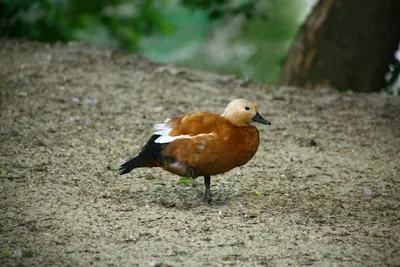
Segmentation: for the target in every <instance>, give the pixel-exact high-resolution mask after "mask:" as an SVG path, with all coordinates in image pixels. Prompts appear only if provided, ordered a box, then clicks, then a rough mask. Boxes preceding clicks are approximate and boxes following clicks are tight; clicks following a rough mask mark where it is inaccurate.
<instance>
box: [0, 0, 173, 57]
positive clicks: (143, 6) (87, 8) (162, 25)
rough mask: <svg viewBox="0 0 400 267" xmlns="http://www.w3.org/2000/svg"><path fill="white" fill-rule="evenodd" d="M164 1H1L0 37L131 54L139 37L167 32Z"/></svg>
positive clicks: (136, 47) (167, 24)
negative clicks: (87, 45)
mask: <svg viewBox="0 0 400 267" xmlns="http://www.w3.org/2000/svg"><path fill="white" fill-rule="evenodd" d="M163 5H164V1H160V0H158V1H156V0H143V1H126V0H125V1H124V0H98V1H95V0H87V1H81V0H30V1H25V0H0V10H1V11H0V15H1V18H2V19H1V21H0V36H1V37H6V38H20V39H30V40H39V41H45V42H50V43H54V42H59V41H61V42H66V41H70V40H78V41H86V42H90V43H94V44H98V45H105V46H109V47H112V48H115V49H121V50H124V51H128V52H134V51H137V49H138V42H139V39H140V38H141V36H145V35H149V34H152V33H155V32H157V33H168V32H169V31H171V28H170V27H169V23H168V21H167V20H165V19H164V18H163V16H162V14H161V11H162V7H163Z"/></svg>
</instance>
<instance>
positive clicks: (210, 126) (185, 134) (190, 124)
mask: <svg viewBox="0 0 400 267" xmlns="http://www.w3.org/2000/svg"><path fill="white" fill-rule="evenodd" d="M221 121H222V118H221V115H219V114H217V113H212V112H197V113H193V114H184V115H182V116H179V117H175V118H172V119H167V120H166V121H165V122H164V123H160V124H156V125H154V128H155V129H156V130H157V131H156V132H155V133H154V135H159V137H158V138H157V139H156V140H155V141H154V142H155V143H161V144H165V143H171V142H172V141H174V140H177V139H181V138H194V137H200V136H204V135H211V134H213V133H215V132H216V131H218V127H219V126H220V125H221Z"/></svg>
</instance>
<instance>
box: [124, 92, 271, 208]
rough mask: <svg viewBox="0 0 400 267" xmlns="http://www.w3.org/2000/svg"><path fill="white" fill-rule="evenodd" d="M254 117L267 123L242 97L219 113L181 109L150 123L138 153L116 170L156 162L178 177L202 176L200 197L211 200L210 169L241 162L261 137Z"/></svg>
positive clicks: (213, 172) (251, 153)
mask: <svg viewBox="0 0 400 267" xmlns="http://www.w3.org/2000/svg"><path fill="white" fill-rule="evenodd" d="M254 122H258V123H261V124H265V125H270V124H271V123H270V122H269V121H267V120H266V119H264V118H263V117H262V116H261V115H260V113H258V108H257V105H256V104H254V103H251V102H249V101H247V100H245V99H236V100H233V101H232V102H230V103H229V104H228V106H227V108H226V109H225V111H224V113H223V114H222V115H220V114H218V113H213V112H197V113H193V114H183V115H181V116H179V117H175V118H172V119H167V120H165V121H164V123H161V124H156V125H154V128H155V129H156V131H155V133H154V134H153V135H152V136H151V137H150V139H149V140H148V141H147V143H146V144H145V145H144V147H143V148H142V149H141V150H140V153H139V155H138V156H136V157H135V158H133V159H131V160H129V161H127V162H126V163H124V164H123V165H121V167H120V169H119V170H120V174H125V173H129V172H130V171H132V170H133V169H135V168H140V167H149V168H151V167H161V168H163V169H164V170H167V171H169V172H171V173H173V174H176V175H179V176H181V177H191V178H196V177H198V176H204V184H205V196H204V201H205V202H206V203H207V204H209V203H210V201H211V191H210V181H211V175H216V174H221V173H224V172H227V171H229V170H231V169H233V168H235V167H239V166H242V165H244V164H246V163H247V162H248V161H249V160H250V159H251V158H252V157H253V156H254V154H255V153H256V151H257V148H258V145H259V143H260V137H259V134H258V130H257V128H256V127H255V126H254V125H253V123H254Z"/></svg>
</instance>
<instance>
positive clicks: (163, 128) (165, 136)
mask: <svg viewBox="0 0 400 267" xmlns="http://www.w3.org/2000/svg"><path fill="white" fill-rule="evenodd" d="M169 120H170V119H166V120H165V121H164V123H159V124H155V125H154V128H155V129H156V130H157V131H156V132H154V133H153V134H156V135H160V137H158V138H157V139H156V140H155V141H154V143H159V144H166V143H171V142H172V141H174V140H176V139H180V138H194V137H198V136H203V135H210V134H211V135H212V133H209V134H198V135H187V134H185V135H178V136H169V133H170V132H171V130H172V127H170V126H167V125H165V123H167V122H168V121H169Z"/></svg>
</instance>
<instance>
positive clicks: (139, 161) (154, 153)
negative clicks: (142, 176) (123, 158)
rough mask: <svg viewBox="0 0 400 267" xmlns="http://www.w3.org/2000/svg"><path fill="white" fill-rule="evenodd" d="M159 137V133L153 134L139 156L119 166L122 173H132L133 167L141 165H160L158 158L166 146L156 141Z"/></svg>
mask: <svg viewBox="0 0 400 267" xmlns="http://www.w3.org/2000/svg"><path fill="white" fill-rule="evenodd" d="M158 137H159V135H152V136H151V137H150V139H149V141H147V143H146V145H145V146H144V147H143V148H142V149H141V151H140V153H139V155H138V156H136V157H134V158H133V159H131V160H128V161H127V162H125V163H124V164H122V165H121V166H120V167H119V172H120V174H121V175H122V174H126V173H130V172H131V171H132V170H133V169H136V168H140V167H158V166H159V164H158V162H157V159H158V158H159V156H160V154H161V152H162V149H163V148H164V146H162V145H161V144H159V143H155V142H154V141H155V140H156V139H157V138H158Z"/></svg>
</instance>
